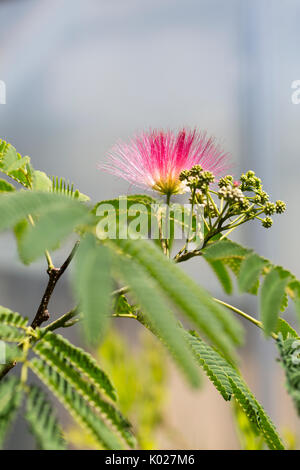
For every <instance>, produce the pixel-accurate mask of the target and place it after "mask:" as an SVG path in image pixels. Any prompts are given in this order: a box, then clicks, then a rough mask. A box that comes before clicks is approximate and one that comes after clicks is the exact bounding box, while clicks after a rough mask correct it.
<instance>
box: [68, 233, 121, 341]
mask: <svg viewBox="0 0 300 470" xmlns="http://www.w3.org/2000/svg"><path fill="white" fill-rule="evenodd" d="M110 265H111V260H110V252H109V249H108V248H107V247H106V246H104V245H99V244H97V243H96V240H95V238H94V237H93V236H92V235H88V236H86V237H85V238H84V239H83V240H82V242H81V244H80V246H79V249H78V252H77V255H76V258H75V275H74V282H73V286H74V292H75V295H76V296H77V298H78V301H79V302H80V305H81V310H82V312H83V314H84V316H83V322H84V331H85V337H86V339H87V341H88V343H89V344H91V345H97V344H98V343H99V341H100V339H101V337H102V336H103V333H104V331H105V327H106V325H107V322H108V316H109V315H110V313H111V304H112V296H111V292H112V289H113V285H112V279H111V267H110Z"/></svg>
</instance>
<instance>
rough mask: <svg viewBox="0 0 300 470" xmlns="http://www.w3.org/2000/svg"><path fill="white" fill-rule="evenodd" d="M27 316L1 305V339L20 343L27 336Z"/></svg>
mask: <svg viewBox="0 0 300 470" xmlns="http://www.w3.org/2000/svg"><path fill="white" fill-rule="evenodd" d="M26 328H27V318H24V317H22V316H21V315H19V314H18V313H15V312H12V311H11V310H9V309H8V308H4V307H1V306H0V339H1V340H2V341H8V342H15V343H18V342H19V341H21V340H22V339H23V338H24V337H25V332H24V331H22V330H26Z"/></svg>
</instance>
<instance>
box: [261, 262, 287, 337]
mask: <svg viewBox="0 0 300 470" xmlns="http://www.w3.org/2000/svg"><path fill="white" fill-rule="evenodd" d="M288 281H289V277H288V275H286V274H285V273H283V272H282V271H280V270H279V269H278V268H273V269H271V271H270V272H269V273H268V274H267V275H266V277H265V279H264V282H263V285H262V288H261V294H260V312H261V320H262V322H263V325H264V330H265V333H266V335H270V334H271V333H272V331H273V330H274V329H275V328H276V324H277V321H278V316H279V311H280V306H281V303H282V299H283V296H284V293H285V287H286V286H287V283H288Z"/></svg>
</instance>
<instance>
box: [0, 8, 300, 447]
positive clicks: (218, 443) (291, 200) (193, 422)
mask: <svg viewBox="0 0 300 470" xmlns="http://www.w3.org/2000/svg"><path fill="white" fill-rule="evenodd" d="M299 17H300V0H285V1H284V2H283V1H281V0H151V1H146V0H72V1H71V0H52V1H50V0H48V1H47V0H7V1H3V0H2V1H1V0H0V19H1V28H0V80H3V81H4V82H5V83H6V104H5V105H1V104H0V137H1V138H3V139H5V140H7V141H9V142H11V143H12V144H13V145H14V146H15V147H16V148H17V149H18V151H19V152H20V153H21V154H22V155H30V156H31V158H32V163H33V165H34V167H35V168H36V169H41V170H44V171H46V172H47V173H48V174H50V175H59V176H66V177H68V178H69V179H70V180H71V181H73V182H74V183H75V185H76V186H77V187H78V188H79V189H80V190H81V191H82V192H85V193H87V194H89V195H90V196H91V197H92V199H93V200H94V201H95V202H96V201H98V200H101V199H105V198H108V197H115V196H118V195H119V194H120V193H123V194H127V193H128V192H129V191H130V192H132V189H131V188H129V185H128V184H127V183H126V182H124V181H121V180H119V179H117V178H114V177H112V176H109V175H107V174H103V173H101V172H100V171H98V170H96V166H97V163H99V162H101V161H103V159H104V158H105V154H106V152H107V151H108V150H109V148H110V147H111V146H112V145H113V144H114V142H115V141H116V140H117V139H118V138H124V139H126V138H128V137H129V136H131V135H132V134H133V133H134V132H136V131H138V130H142V129H145V128H146V129H147V128H149V127H163V128H174V129H177V128H179V127H181V126H183V125H186V126H191V127H194V126H197V127H198V128H200V129H206V130H207V131H208V132H209V133H210V134H214V135H215V136H216V137H218V138H219V139H220V141H221V143H222V145H223V147H224V148H225V149H226V150H227V151H229V152H230V154H231V156H232V160H233V162H234V163H235V168H234V172H235V174H236V176H238V175H239V172H241V171H245V170H247V169H253V170H255V171H256V172H257V173H258V175H259V176H261V178H262V179H263V181H264V183H265V187H266V190H267V191H268V192H269V193H270V194H271V197H273V199H274V200H276V199H283V200H284V201H286V202H287V204H288V211H287V213H286V214H285V215H284V216H281V217H278V218H275V222H274V225H273V227H272V229H271V230H269V231H266V230H265V229H262V228H261V227H259V226H258V223H253V224H252V225H251V224H247V227H246V230H240V231H239V232H238V234H237V237H238V240H239V241H242V242H244V243H246V244H247V245H248V246H251V247H253V248H255V249H257V250H258V252H259V253H261V254H263V255H264V256H266V257H270V258H271V259H272V260H273V261H274V262H275V263H279V264H283V265H284V266H285V267H287V268H288V269H290V270H291V271H293V272H294V273H295V274H296V275H297V276H298V277H299V276H300V267H299V259H300V255H299V253H298V250H297V247H298V238H299V235H298V233H299V220H298V201H299V170H300V161H299V154H300V132H299V124H300V105H298V106H297V105H295V104H292V101H291V95H292V91H293V90H292V89H291V84H292V82H293V81H294V80H297V79H300V58H299V44H300V29H299ZM0 217H1V214H0ZM56 259H57V262H59V260H60V259H62V254H61V253H58V254H57V255H56ZM44 268H45V266H44V263H35V264H34V265H32V266H30V267H29V268H25V267H23V266H22V265H21V264H20V263H19V262H18V260H17V254H16V249H15V243H14V240H13V238H12V237H11V236H10V235H9V234H2V235H1V237H0V303H1V304H2V305H5V306H9V307H11V308H13V309H15V310H17V311H20V312H22V313H25V314H27V315H28V316H30V317H32V316H33V315H34V312H35V310H36V307H37V305H38V302H39V299H40V296H41V293H42V291H43V288H44V284H45V282H46V274H45V269H44ZM185 269H187V270H188V272H189V273H191V274H192V275H193V276H194V277H195V279H196V280H197V282H199V283H201V284H203V285H205V286H206V287H207V288H209V290H210V292H212V293H213V294H214V295H218V296H220V297H222V298H226V297H225V296H224V295H223V293H222V292H221V291H220V288H219V286H218V284H217V282H216V281H215V280H214V278H213V276H212V275H211V273H210V271H209V270H208V269H207V267H206V266H204V265H203V262H201V260H193V261H191V262H189V263H187V264H186V267H185ZM231 301H233V300H232V299H231ZM234 301H235V302H236V304H237V305H239V306H241V307H242V308H244V309H245V310H246V311H248V312H249V313H252V314H253V315H256V314H257V313H256V312H257V309H258V308H257V303H256V299H255V298H251V297H250V296H243V297H236V298H235V299H234ZM70 305H72V301H71V299H70V294H69V291H68V287H67V284H66V282H62V283H61V284H60V286H59V288H58V291H57V295H56V297H55V301H54V302H53V303H52V304H51V306H52V311H56V312H62V311H65V310H66V309H67V308H69V306H70ZM289 315H290V317H289V318H290V320H291V321H292V322H293V318H294V314H293V311H292V309H291V312H290V313H289ZM243 354H244V359H243V363H244V366H243V370H244V373H245V375H246V377H247V379H248V382H249V383H250V385H251V386H252V388H253V389H254V390H255V392H256V394H257V396H258V398H259V399H260V400H261V401H262V402H263V404H264V406H265V407H266V409H267V410H268V412H269V413H271V415H272V417H273V419H274V420H275V422H276V423H277V424H278V425H279V426H280V428H281V429H284V428H285V427H288V428H289V429H290V430H291V431H293V432H295V433H297V432H299V424H298V423H297V420H296V419H295V417H294V412H293V410H292V407H291V404H290V399H289V398H288V397H287V395H286V392H285V390H284V386H283V382H282V375H281V371H280V367H279V365H278V364H276V362H275V360H274V359H275V358H276V351H275V349H274V347H273V345H272V344H271V342H266V341H263V340H262V338H261V335H260V332H259V331H254V327H249V328H247V341H246V345H245V348H244V350H243ZM174 374H175V375H174ZM174 374H173V375H174V376H173V375H172V379H171V384H172V386H171V399H170V403H169V411H168V412H169V415H170V419H171V420H173V424H174V426H178V428H181V429H182V428H184V429H185V430H186V433H187V437H188V441H189V442H190V445H191V446H192V447H193V448H197V447H198V448H236V446H237V442H236V438H235V434H234V429H233V424H232V422H231V418H230V415H229V413H228V408H227V406H228V405H227V404H226V403H225V402H224V403H223V401H222V399H221V398H220V397H219V396H218V395H217V394H216V393H215V391H214V390H213V389H212V388H211V387H210V385H209V384H206V385H205V389H204V391H203V392H202V393H200V394H195V393H194V392H193V394H192V392H190V391H189V390H188V389H187V388H186V387H185V386H184V385H182V384H181V382H180V381H179V380H181V379H179V378H178V377H177V375H176V373H174ZM174 381H175V383H176V387H174V383H173V382H174ZM175 389H176V390H175ZM195 410H196V411H195ZM174 411H175V412H174ZM9 445H10V448H27V447H28V446H30V445H32V444H31V441H30V439H29V438H28V437H27V436H25V430H24V429H23V428H22V424H20V427H19V429H18V428H17V429H15V432H14V435H13V437H12V438H11V440H10V443H9ZM161 445H162V446H165V447H167V446H168V445H170V444H168V443H167V442H162V444H161Z"/></svg>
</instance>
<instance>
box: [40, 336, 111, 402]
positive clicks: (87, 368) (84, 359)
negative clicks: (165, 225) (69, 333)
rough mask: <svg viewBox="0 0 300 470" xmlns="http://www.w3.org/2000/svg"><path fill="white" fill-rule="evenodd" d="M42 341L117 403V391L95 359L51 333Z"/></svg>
mask: <svg viewBox="0 0 300 470" xmlns="http://www.w3.org/2000/svg"><path fill="white" fill-rule="evenodd" d="M41 341H42V342H43V343H44V342H45V343H47V344H49V345H50V346H51V348H52V349H53V351H54V352H55V353H61V354H62V355H63V356H64V357H65V358H67V360H68V361H69V362H70V363H71V364H72V365H73V366H74V367H76V368H77V369H78V370H79V371H80V372H81V373H83V374H85V376H86V377H87V378H88V379H89V380H90V381H91V383H92V384H93V385H95V387H96V388H98V389H99V390H101V391H102V392H104V393H105V394H106V395H107V396H108V397H109V398H111V399H112V400H114V401H116V390H115V388H114V386H113V385H112V383H111V381H110V380H109V378H108V376H107V375H106V373H105V372H104V371H103V370H102V369H101V368H100V367H99V365H98V364H97V362H96V361H95V359H94V358H93V357H92V356H91V355H90V354H88V353H87V352H85V351H83V350H82V349H81V348H77V347H76V346H74V345H73V344H71V343H70V342H69V341H68V340H67V339H65V338H63V337H62V336H61V335H58V334H54V333H52V332H50V331H48V332H47V333H46V335H45V336H43V337H42V339H41Z"/></svg>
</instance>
